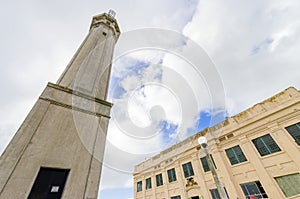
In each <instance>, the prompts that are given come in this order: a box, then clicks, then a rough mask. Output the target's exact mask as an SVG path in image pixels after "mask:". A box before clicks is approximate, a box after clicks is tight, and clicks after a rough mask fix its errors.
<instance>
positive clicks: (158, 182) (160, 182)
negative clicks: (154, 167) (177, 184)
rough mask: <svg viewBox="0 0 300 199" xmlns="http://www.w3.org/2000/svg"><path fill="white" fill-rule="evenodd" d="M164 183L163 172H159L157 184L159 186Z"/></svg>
mask: <svg viewBox="0 0 300 199" xmlns="http://www.w3.org/2000/svg"><path fill="white" fill-rule="evenodd" d="M161 185H163V178H162V174H161V173H160V174H158V175H156V186H157V187H159V186H161Z"/></svg>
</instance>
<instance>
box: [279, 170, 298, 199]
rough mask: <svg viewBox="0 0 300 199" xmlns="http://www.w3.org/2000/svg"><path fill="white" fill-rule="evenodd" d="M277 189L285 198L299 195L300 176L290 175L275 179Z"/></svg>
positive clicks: (296, 174)
mask: <svg viewBox="0 0 300 199" xmlns="http://www.w3.org/2000/svg"><path fill="white" fill-rule="evenodd" d="M275 180H276V181H277V183H278V185H279V187H280V188H281V190H282V192H283V193H284V195H285V196H286V197H291V196H294V195H297V194H300V189H299V186H300V174H299V173H295V174H290V175H286V176H281V177H277V178H275Z"/></svg>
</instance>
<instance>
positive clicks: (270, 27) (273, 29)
mask: <svg viewBox="0 0 300 199" xmlns="http://www.w3.org/2000/svg"><path fill="white" fill-rule="evenodd" d="M299 6H300V4H299V3H298V2H297V1H285V2H282V1H263V2H261V1H255V2H253V1H252V2H241V1H235V0H231V1H226V3H225V2H214V1H207V0H204V1H200V3H199V4H198V8H197V11H196V14H195V15H194V17H193V19H192V21H191V22H190V23H189V24H188V25H187V26H186V27H185V29H184V34H186V35H187V36H189V37H191V38H192V39H194V40H195V41H196V42H198V43H199V44H200V45H202V46H203V47H204V48H205V49H206V50H207V52H208V54H209V55H210V57H211V58H212V60H213V61H214V63H215V64H216V67H217V69H218V70H219V72H220V74H221V77H222V80H223V82H224V87H225V91H226V94H227V96H228V99H230V104H231V105H230V106H231V108H230V109H229V110H230V114H236V113H238V112H240V111H242V110H244V109H245V108H247V107H249V106H251V105H253V104H255V103H257V102H259V101H262V100H264V99H265V98H267V97H270V96H272V95H274V94H275V93H277V92H279V91H281V90H283V89H285V88H287V87H289V86H295V87H298V88H299V87H300V82H299V81H298V79H299V78H298V77H299V70H298V64H299V58H298V56H297V53H296V52H298V51H299V50H300V45H299V44H300V42H299V37H298V36H297V35H299V30H300V29H299V21H300V16H299V12H298V10H299ZM268 39H269V40H270V41H272V42H270V41H269V43H265V44H264V46H261V42H262V41H265V40H268ZM257 46H259V47H261V48H260V49H259V51H257V53H255V54H253V53H252V50H253V49H254V48H255V47H257Z"/></svg>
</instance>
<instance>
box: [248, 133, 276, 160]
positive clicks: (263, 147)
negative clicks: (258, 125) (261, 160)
mask: <svg viewBox="0 0 300 199" xmlns="http://www.w3.org/2000/svg"><path fill="white" fill-rule="evenodd" d="M252 142H253V144H254V145H255V147H256V149H257V151H258V152H259V154H260V155H261V156H265V155H269V154H272V153H275V152H278V151H281V149H280V148H279V146H278V145H277V144H276V142H275V141H274V140H273V138H272V137H271V135H270V134H266V135H264V136H261V137H258V138H256V139H253V140H252Z"/></svg>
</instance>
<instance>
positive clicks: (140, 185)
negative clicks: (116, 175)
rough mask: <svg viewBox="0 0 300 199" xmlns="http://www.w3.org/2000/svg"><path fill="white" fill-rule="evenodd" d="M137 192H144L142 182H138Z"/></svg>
mask: <svg viewBox="0 0 300 199" xmlns="http://www.w3.org/2000/svg"><path fill="white" fill-rule="evenodd" d="M136 190H137V192H140V191H142V181H139V182H137V189H136Z"/></svg>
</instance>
